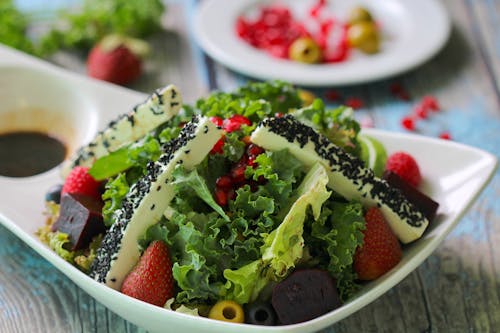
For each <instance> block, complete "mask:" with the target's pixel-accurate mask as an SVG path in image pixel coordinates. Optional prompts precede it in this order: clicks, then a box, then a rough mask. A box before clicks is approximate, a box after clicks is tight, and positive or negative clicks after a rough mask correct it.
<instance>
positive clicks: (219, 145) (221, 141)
mask: <svg viewBox="0 0 500 333" xmlns="http://www.w3.org/2000/svg"><path fill="white" fill-rule="evenodd" d="M223 147H224V137H222V138H220V139H219V141H217V142H216V143H215V145H214V146H213V147H212V150H211V151H210V154H212V155H213V154H222V153H223V151H224V150H223V149H222V148H223Z"/></svg>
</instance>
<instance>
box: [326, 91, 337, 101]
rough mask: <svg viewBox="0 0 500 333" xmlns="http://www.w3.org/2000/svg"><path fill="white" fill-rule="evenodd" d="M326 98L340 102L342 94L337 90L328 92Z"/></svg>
mask: <svg viewBox="0 0 500 333" xmlns="http://www.w3.org/2000/svg"><path fill="white" fill-rule="evenodd" d="M325 98H326V99H328V100H329V101H332V102H335V101H338V100H340V94H339V93H338V91H336V90H328V91H327V92H326V93H325Z"/></svg>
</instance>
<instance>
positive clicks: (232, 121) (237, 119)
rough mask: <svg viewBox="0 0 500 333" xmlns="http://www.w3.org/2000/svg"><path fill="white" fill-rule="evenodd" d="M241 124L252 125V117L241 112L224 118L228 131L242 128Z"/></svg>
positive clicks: (225, 127)
mask: <svg viewBox="0 0 500 333" xmlns="http://www.w3.org/2000/svg"><path fill="white" fill-rule="evenodd" d="M241 125H247V126H250V125H252V122H251V121H250V119H248V118H247V117H245V116H242V115H240V114H235V115H233V116H231V118H229V119H226V120H224V129H225V130H226V132H229V133H230V132H234V131H237V130H239V129H240V128H241Z"/></svg>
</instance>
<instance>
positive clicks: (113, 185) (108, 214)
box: [102, 173, 130, 227]
mask: <svg viewBox="0 0 500 333" xmlns="http://www.w3.org/2000/svg"><path fill="white" fill-rule="evenodd" d="M129 189H130V187H129V184H128V182H127V177H126V175H125V174H124V173H121V174H119V175H118V176H117V177H115V178H114V179H111V180H110V181H108V182H107V183H106V187H105V191H104V193H103V195H102V199H103V200H104V207H103V208H102V216H103V220H104V224H105V225H106V226H108V227H109V226H111V225H112V224H113V223H114V220H113V214H114V212H115V211H116V210H118V209H120V207H121V205H122V201H123V199H124V198H125V196H126V195H127V193H128V191H129Z"/></svg>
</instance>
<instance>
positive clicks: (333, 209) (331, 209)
mask: <svg viewBox="0 0 500 333" xmlns="http://www.w3.org/2000/svg"><path fill="white" fill-rule="evenodd" d="M323 210H324V212H323V214H322V216H321V218H320V219H317V220H315V221H313V222H312V224H311V226H310V228H311V229H310V231H308V232H307V233H306V235H307V236H308V237H306V243H307V244H308V246H309V248H310V251H311V253H312V254H313V256H314V257H315V258H316V259H318V260H319V261H320V263H321V266H323V267H324V268H325V269H327V270H328V271H329V272H330V273H331V274H332V275H333V276H334V277H335V279H336V280H337V289H338V290H339V293H340V296H341V298H342V299H343V300H346V299H347V298H349V297H350V296H351V295H352V294H353V292H354V291H355V290H356V288H357V286H356V284H355V282H354V280H355V274H354V272H353V269H352V264H353V257H354V253H355V251H356V248H357V247H358V246H360V245H361V244H362V243H363V233H362V231H363V230H364V228H365V220H364V218H363V207H362V205H361V203H359V202H350V203H346V202H335V201H329V202H328V203H327V204H326V205H325V207H324V208H323Z"/></svg>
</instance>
